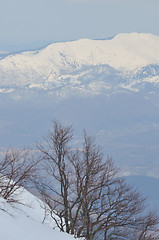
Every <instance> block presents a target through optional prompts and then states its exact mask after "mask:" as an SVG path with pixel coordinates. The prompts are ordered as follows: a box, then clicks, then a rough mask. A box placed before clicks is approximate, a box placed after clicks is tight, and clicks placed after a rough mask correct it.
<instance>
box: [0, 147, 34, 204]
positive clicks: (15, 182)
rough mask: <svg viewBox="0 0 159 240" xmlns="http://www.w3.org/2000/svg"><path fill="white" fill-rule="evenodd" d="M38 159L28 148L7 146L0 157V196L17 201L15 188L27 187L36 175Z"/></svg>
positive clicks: (9, 200)
mask: <svg viewBox="0 0 159 240" xmlns="http://www.w3.org/2000/svg"><path fill="white" fill-rule="evenodd" d="M37 165H38V161H37V160H35V159H34V158H33V156H32V154H31V153H30V151H29V150H15V149H13V148H9V149H8V150H7V151H6V152H5V153H3V154H1V158H0V196H1V197H3V198H4V199H6V200H7V201H8V202H18V198H16V193H17V190H18V189H20V188H21V187H27V186H28V185H29V184H30V183H31V182H33V181H34V180H35V178H36V177H37Z"/></svg>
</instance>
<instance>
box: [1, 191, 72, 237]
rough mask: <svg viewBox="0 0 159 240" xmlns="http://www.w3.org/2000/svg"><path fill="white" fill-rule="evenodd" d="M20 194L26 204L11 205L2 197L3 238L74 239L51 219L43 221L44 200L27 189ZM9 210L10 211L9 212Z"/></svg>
mask: <svg viewBox="0 0 159 240" xmlns="http://www.w3.org/2000/svg"><path fill="white" fill-rule="evenodd" d="M19 196H20V198H21V200H22V202H23V203H25V204H26V205H28V206H29V207H28V206H25V205H14V206H11V205H10V204H9V203H7V202H6V201H5V200H4V199H2V198H0V208H2V209H5V211H6V212H5V211H2V210H0V226H1V234H0V236H1V237H0V238H1V239H2V240H9V239H12V240H22V239H23V240H45V239H46V240H53V239H54V240H73V239H74V237H73V236H71V235H69V234H66V233H62V232H60V231H59V230H57V229H53V228H54V227H55V226H54V224H53V223H51V221H49V219H48V221H47V223H44V224H43V223H42V220H43V217H44V210H43V209H42V208H41V207H40V204H42V202H41V201H40V200H39V199H38V198H37V197H35V196H33V195H32V194H30V193H29V192H28V191H26V190H24V189H23V190H21V191H20V192H19ZM7 212H8V213H7Z"/></svg>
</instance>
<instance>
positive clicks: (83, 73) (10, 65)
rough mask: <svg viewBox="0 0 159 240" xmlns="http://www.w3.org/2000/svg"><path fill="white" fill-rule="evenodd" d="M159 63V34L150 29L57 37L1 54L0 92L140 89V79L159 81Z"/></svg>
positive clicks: (87, 91)
mask: <svg viewBox="0 0 159 240" xmlns="http://www.w3.org/2000/svg"><path fill="white" fill-rule="evenodd" d="M158 66H159V37H157V36H154V35H151V34H141V33H131V34H118V35H116V36H115V37H114V38H113V39H111V40H89V39H81V40H78V41H74V42H65V43H55V44H51V45H49V46H47V47H45V48H44V49H42V50H38V51H28V52H22V53H20V54H15V55H10V56H8V57H6V58H4V59H1V60H0V92H3V93H4V92H8V91H9V92H13V91H15V89H16V90H17V89H18V88H22V89H24V88H25V89H37V90H40V89H43V90H45V91H46V90H47V91H50V92H51V93H52V92H53V91H54V92H56V93H55V94H61V95H65V94H66V95H67V94H68V92H71V91H73V92H75V91H76V92H80V93H82V94H83V93H86V94H88V93H91V94H92V93H93V94H100V93H101V90H104V91H105V92H107V90H109V91H112V89H114V87H115V89H118V91H119V89H128V90H133V91H139V87H138V86H137V85H141V84H142V85H143V83H144V85H145V82H146V83H147V82H151V83H152V82H153V83H155V84H156V83H157V84H158V82H159V70H158ZM150 69H151V71H150ZM150 72H151V73H153V74H150ZM141 73H143V74H141ZM145 76H146V77H145ZM114 83H115V85H114ZM138 83H139V84H138ZM64 92H65V93H64ZM66 92H67V93H66Z"/></svg>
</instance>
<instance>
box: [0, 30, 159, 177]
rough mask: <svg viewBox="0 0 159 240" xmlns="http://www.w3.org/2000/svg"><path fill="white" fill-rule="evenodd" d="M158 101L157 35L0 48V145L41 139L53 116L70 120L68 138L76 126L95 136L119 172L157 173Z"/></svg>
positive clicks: (14, 144) (133, 34) (131, 173)
mask: <svg viewBox="0 0 159 240" xmlns="http://www.w3.org/2000/svg"><path fill="white" fill-rule="evenodd" d="M158 99H159V36H154V35H152V34H141V33H130V34H119V35H116V36H115V37H114V38H112V39H109V40H88V39H83V40H78V41H74V42H65V43H55V44H51V45H49V46H47V47H45V48H43V49H41V50H37V51H27V52H21V53H17V54H8V55H3V53H2V55H1V58H0V113H1V117H0V147H5V148H6V147H7V146H9V145H13V146H18V147H19V146H20V147H23V146H28V145H29V146H30V145H32V144H34V142H37V141H42V139H41V136H43V135H45V134H46V133H47V131H48V129H49V128H50V125H51V124H50V119H54V118H56V119H59V120H61V121H62V122H63V123H66V124H73V125H74V127H75V135H76V140H81V138H82V136H81V135H82V134H81V133H82V130H83V128H85V129H86V130H87V131H88V133H89V134H91V135H95V136H96V138H97V141H98V142H99V144H101V145H102V147H103V148H104V151H105V152H106V153H108V155H110V156H112V157H113V159H114V161H115V162H116V163H117V165H118V166H119V167H120V168H121V169H122V171H123V174H124V175H126V176H127V175H136V174H138V175H144V176H145V175H147V176H153V177H157V178H159V174H158V172H159V171H158V169H159V157H158V156H159V102H158ZM33 146H34V145H33ZM2 150H3V149H2Z"/></svg>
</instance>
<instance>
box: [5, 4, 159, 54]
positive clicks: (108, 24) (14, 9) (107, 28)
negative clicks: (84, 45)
mask: <svg viewBox="0 0 159 240" xmlns="http://www.w3.org/2000/svg"><path fill="white" fill-rule="evenodd" d="M0 31H1V32H0V50H4V49H5V48H6V46H7V47H8V49H9V48H13V49H17V50H18V49H19V50H20V49H23V48H36V47H40V46H42V45H45V44H47V43H51V42H57V41H68V40H76V39H79V38H91V39H101V38H107V37H111V36H114V35H116V34H118V33H121V32H144V33H145V32H149V33H153V34H155V35H159V0H0Z"/></svg>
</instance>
